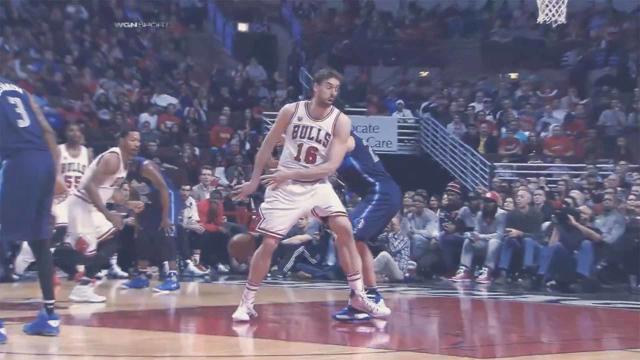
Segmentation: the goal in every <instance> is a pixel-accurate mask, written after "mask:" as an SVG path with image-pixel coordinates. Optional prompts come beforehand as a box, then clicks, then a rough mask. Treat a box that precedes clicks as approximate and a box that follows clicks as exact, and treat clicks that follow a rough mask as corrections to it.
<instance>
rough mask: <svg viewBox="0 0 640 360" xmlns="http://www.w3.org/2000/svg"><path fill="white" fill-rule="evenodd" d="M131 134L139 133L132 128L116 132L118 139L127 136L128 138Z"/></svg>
mask: <svg viewBox="0 0 640 360" xmlns="http://www.w3.org/2000/svg"><path fill="white" fill-rule="evenodd" d="M132 132H139V131H138V129H136V128H134V127H129V126H127V127H124V128H122V129H120V131H119V132H118V139H124V138H126V137H127V136H129V134H130V133H132Z"/></svg>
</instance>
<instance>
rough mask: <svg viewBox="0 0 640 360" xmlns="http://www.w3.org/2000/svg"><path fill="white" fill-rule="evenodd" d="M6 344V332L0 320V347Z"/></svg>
mask: <svg viewBox="0 0 640 360" xmlns="http://www.w3.org/2000/svg"><path fill="white" fill-rule="evenodd" d="M6 342H7V330H5V328H4V323H3V322H2V320H0V345H2V344H5V343H6Z"/></svg>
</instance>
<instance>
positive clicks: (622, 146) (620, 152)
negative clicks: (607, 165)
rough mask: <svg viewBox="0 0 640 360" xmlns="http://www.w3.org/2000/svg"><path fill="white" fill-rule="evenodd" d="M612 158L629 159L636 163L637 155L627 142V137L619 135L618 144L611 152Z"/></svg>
mask: <svg viewBox="0 0 640 360" xmlns="http://www.w3.org/2000/svg"><path fill="white" fill-rule="evenodd" d="M611 159H613V161H627V162H630V163H635V156H634V153H633V151H632V150H631V146H629V144H628V143H627V138H625V137H624V136H619V137H618V138H617V139H616V144H615V146H614V148H613V151H612V152H611Z"/></svg>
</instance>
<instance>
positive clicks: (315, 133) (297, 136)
mask: <svg viewBox="0 0 640 360" xmlns="http://www.w3.org/2000/svg"><path fill="white" fill-rule="evenodd" d="M332 136H333V135H331V133H330V132H328V131H326V130H324V129H323V128H321V127H319V126H313V125H308V124H294V125H293V129H292V131H291V139H292V140H310V141H314V142H316V143H317V144H318V145H321V146H323V147H325V148H326V147H327V145H329V142H330V141H331V137H332Z"/></svg>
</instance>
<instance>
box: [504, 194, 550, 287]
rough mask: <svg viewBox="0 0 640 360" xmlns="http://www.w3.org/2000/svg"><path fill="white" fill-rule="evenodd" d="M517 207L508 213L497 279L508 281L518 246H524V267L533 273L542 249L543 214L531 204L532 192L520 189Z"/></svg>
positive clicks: (516, 200)
mask: <svg viewBox="0 0 640 360" xmlns="http://www.w3.org/2000/svg"><path fill="white" fill-rule="evenodd" d="M515 202H516V207H515V209H513V210H512V211H510V212H509V213H508V214H507V218H506V225H505V232H504V235H505V237H504V241H503V244H502V250H501V252H500V263H499V265H498V268H499V270H500V273H499V276H498V279H496V280H497V281H499V282H501V283H504V282H505V281H506V275H507V271H508V270H509V269H510V266H511V259H512V257H513V252H514V250H515V249H516V248H524V260H523V269H524V270H525V271H528V272H529V273H530V274H533V270H534V269H535V266H536V262H535V255H536V253H537V252H539V251H540V249H541V248H542V246H541V245H540V242H541V241H542V240H543V234H542V214H541V213H540V212H539V211H538V210H536V209H534V208H533V207H532V206H531V193H529V191H528V190H526V189H520V190H518V192H517V193H516V199H515Z"/></svg>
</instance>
